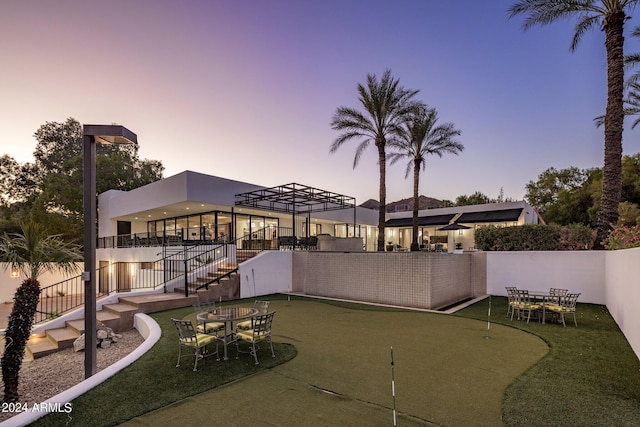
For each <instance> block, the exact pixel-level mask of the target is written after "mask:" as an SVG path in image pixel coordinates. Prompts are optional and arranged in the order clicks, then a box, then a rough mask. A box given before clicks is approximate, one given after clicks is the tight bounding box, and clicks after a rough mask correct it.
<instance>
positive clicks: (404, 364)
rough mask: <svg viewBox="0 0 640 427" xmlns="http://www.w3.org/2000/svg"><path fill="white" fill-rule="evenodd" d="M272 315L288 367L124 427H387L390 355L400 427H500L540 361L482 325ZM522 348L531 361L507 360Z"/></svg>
mask: <svg viewBox="0 0 640 427" xmlns="http://www.w3.org/2000/svg"><path fill="white" fill-rule="evenodd" d="M245 304H246V303H245ZM270 308H271V309H274V310H276V316H275V319H274V324H273V329H274V334H275V335H274V339H275V340H276V341H280V342H289V343H291V344H293V345H294V346H295V347H296V349H297V350H298V355H297V357H296V358H295V359H293V360H291V361H289V362H287V363H285V364H282V365H279V366H277V367H274V368H272V369H269V370H268V371H266V372H262V373H260V374H257V375H253V376H251V377H249V378H245V379H243V380H241V381H238V382H235V383H232V384H228V385H226V386H224V387H220V388H217V389H215V390H211V391H208V392H205V393H202V394H200V395H198V396H193V397H190V398H189V399H187V400H185V401H181V402H179V403H177V404H175V405H172V406H170V407H167V408H163V409H161V410H159V411H156V412H153V413H149V414H146V415H144V416H141V417H138V418H136V419H134V420H131V421H130V422H129V423H127V425H132V426H139V425H171V424H173V423H174V422H177V421H178V420H181V421H182V423H183V424H184V425H199V424H206V423H207V422H213V423H220V424H230V425H251V424H253V425H256V424H257V425H260V424H265V423H267V424H271V425H320V426H322V425H326V426H330V425H336V424H344V425H367V426H372V425H390V424H392V408H393V401H392V396H391V365H390V349H391V346H393V348H394V358H395V367H394V368H395V369H394V370H395V381H396V407H397V415H398V421H399V424H400V425H429V424H439V425H470V426H473V425H493V424H496V423H498V424H499V423H500V415H501V401H502V396H503V394H504V390H505V388H506V387H507V385H508V384H509V383H511V382H512V381H513V379H514V378H515V377H517V376H519V375H520V374H521V373H522V372H524V371H525V370H526V369H528V368H529V367H530V366H531V365H532V364H533V363H535V362H536V361H537V360H539V359H540V358H541V357H542V356H543V355H544V354H546V352H547V346H546V345H545V344H544V342H543V341H542V340H540V339H539V338H537V337H535V336H532V335H530V334H526V333H522V332H520V331H517V330H514V329H512V328H508V327H497V328H496V330H495V337H493V338H491V339H485V338H484V337H485V335H486V333H485V324H486V323H485V322H481V321H476V320H469V319H461V318H455V317H452V316H447V315H444V314H434V313H424V312H415V311H407V310H394V309H385V308H380V307H370V306H363V305H353V304H341V303H327V302H322V301H316V300H308V299H304V300H301V299H292V300H291V301H286V300H278V299H275V298H274V299H272V303H271V307H270ZM522 346H526V347H528V348H530V349H531V351H529V352H528V353H523V354H520V355H517V356H515V357H514V356H512V355H511V351H510V350H509V349H510V348H512V347H522ZM265 354H266V355H267V356H268V352H266V353H263V357H264V355H265ZM261 360H262V359H261ZM203 408H209V409H205V410H203Z"/></svg>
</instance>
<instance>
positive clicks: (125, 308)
mask: <svg viewBox="0 0 640 427" xmlns="http://www.w3.org/2000/svg"><path fill="white" fill-rule="evenodd" d="M102 310H103V311H110V312H112V313H114V314H116V316H117V315H119V314H122V313H131V312H134V311H139V308H138V307H136V306H134V305H132V304H127V303H123V302H117V303H115V304H105V305H103V306H102Z"/></svg>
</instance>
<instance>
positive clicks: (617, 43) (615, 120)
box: [595, 12, 625, 249]
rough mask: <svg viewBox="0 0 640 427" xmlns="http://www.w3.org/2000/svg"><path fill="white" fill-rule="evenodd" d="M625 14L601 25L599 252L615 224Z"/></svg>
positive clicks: (619, 160)
mask: <svg viewBox="0 0 640 427" xmlns="http://www.w3.org/2000/svg"><path fill="white" fill-rule="evenodd" d="M624 20H625V14H624V13H623V12H619V13H615V14H611V15H610V16H609V17H608V18H607V20H606V22H605V25H604V31H605V48H606V51H607V87H608V93H607V110H606V113H605V118H604V167H603V169H602V199H601V202H600V212H599V214H598V222H597V234H596V242H595V247H596V248H600V249H602V248H603V247H604V246H603V242H604V240H605V239H606V238H607V236H608V235H609V231H610V230H611V228H612V227H613V226H615V225H616V223H617V222H618V205H619V203H620V193H621V186H622V184H621V179H622V130H623V125H624V105H623V94H624V53H623V46H624V36H623V28H624Z"/></svg>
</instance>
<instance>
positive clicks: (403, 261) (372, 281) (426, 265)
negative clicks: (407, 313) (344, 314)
mask: <svg viewBox="0 0 640 427" xmlns="http://www.w3.org/2000/svg"><path fill="white" fill-rule="evenodd" d="M478 255H480V254H475V253H465V254H458V255H453V254H439V253H426V252H392V253H388V252H383V253H379V252H362V253H342V252H313V251H310V252H303V251H300V252H294V254H293V281H292V282H293V286H292V291H293V292H297V293H304V294H307V295H316V296H323V297H330V298H340V299H347V300H357V301H366V302H373V303H380V304H390V305H399V306H407V307H417V308H425V309H437V308H440V307H443V306H447V305H449V304H452V303H455V302H457V301H460V300H463V299H465V298H471V297H475V296H477V295H480V294H485V293H486V266H485V258H484V257H483V256H478Z"/></svg>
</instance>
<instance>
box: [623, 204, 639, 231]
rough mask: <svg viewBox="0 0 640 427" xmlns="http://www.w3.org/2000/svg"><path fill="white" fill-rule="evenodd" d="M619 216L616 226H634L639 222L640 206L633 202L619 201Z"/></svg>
mask: <svg viewBox="0 0 640 427" xmlns="http://www.w3.org/2000/svg"><path fill="white" fill-rule="evenodd" d="M619 209H620V218H619V219H618V226H623V227H624V226H625V225H626V226H634V225H638V224H640V206H638V205H637V204H635V203H630V202H621V203H620V207H619Z"/></svg>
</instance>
